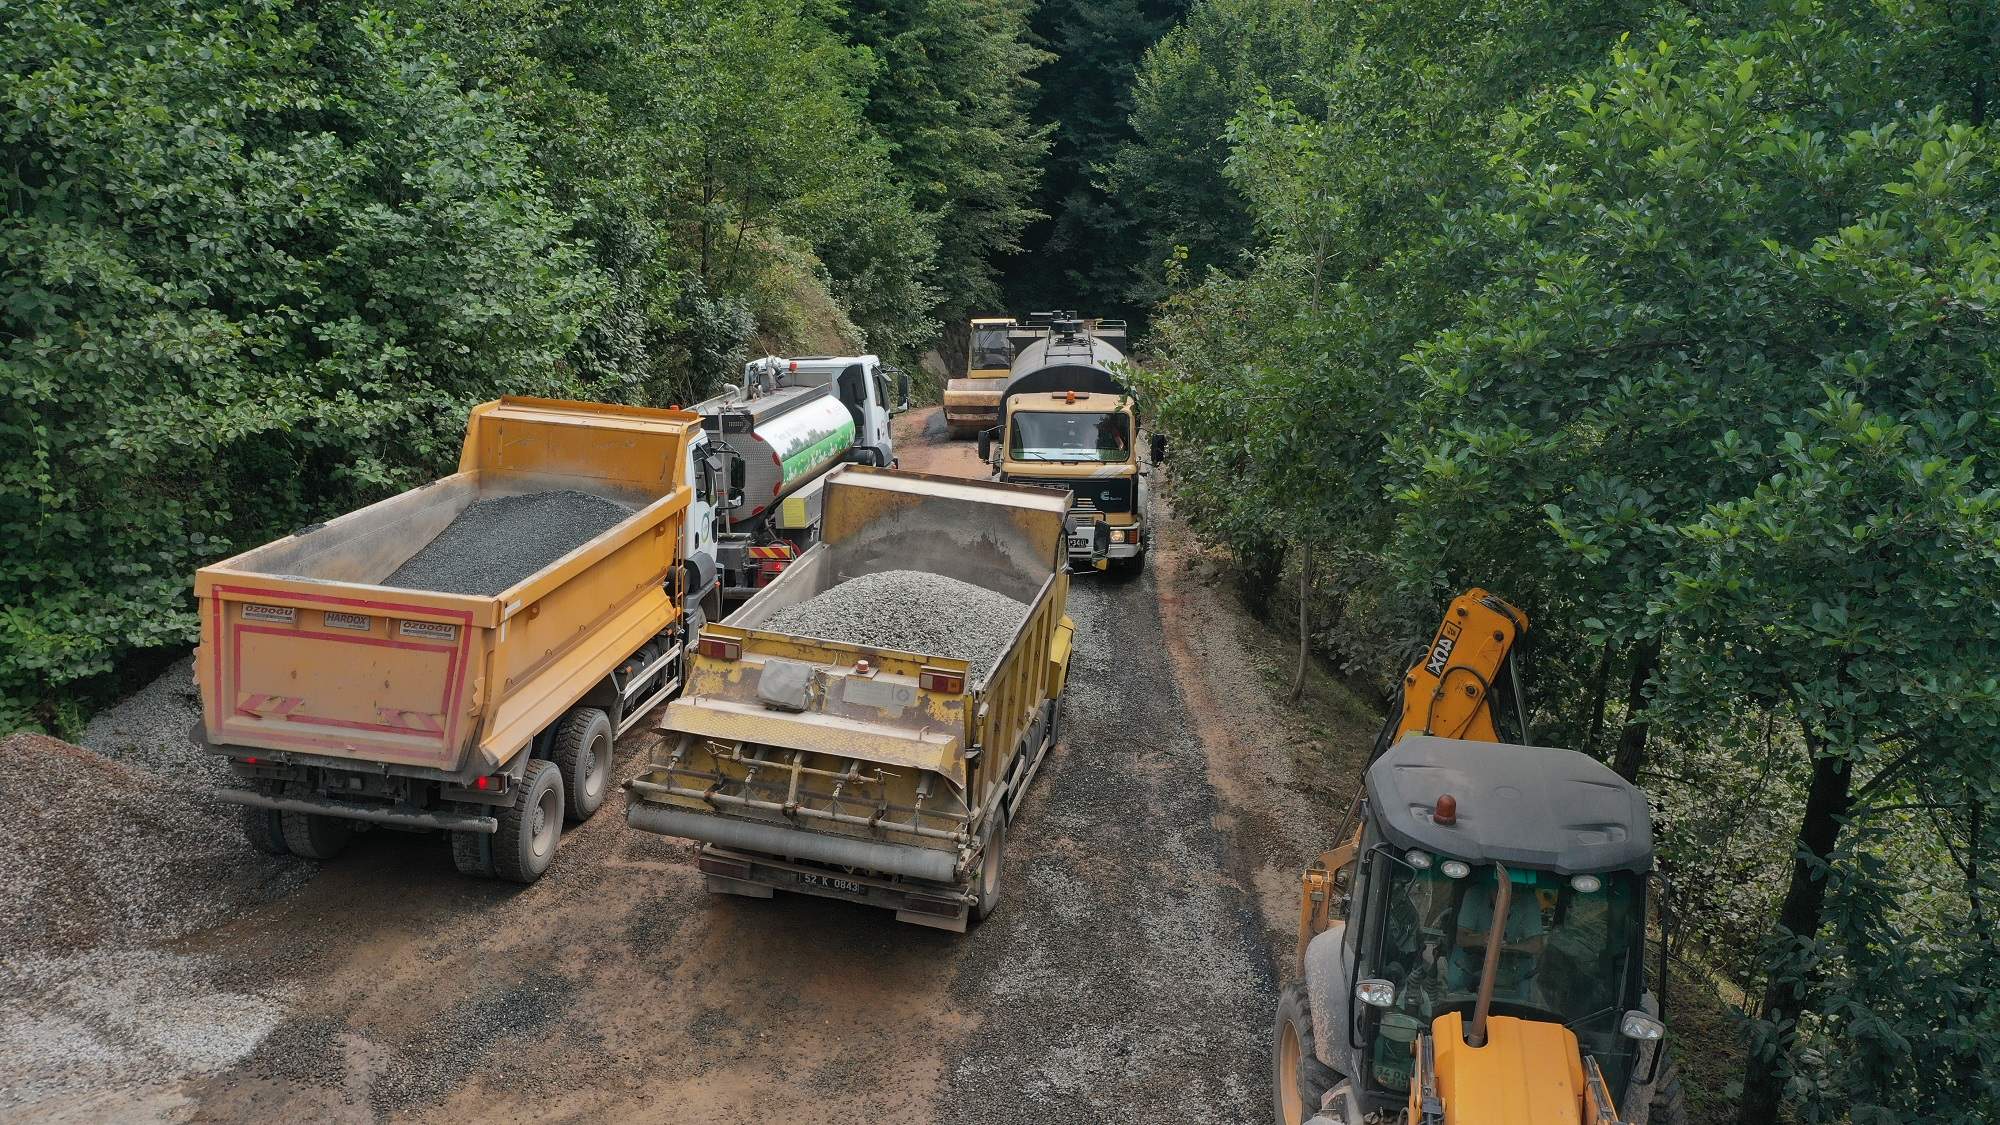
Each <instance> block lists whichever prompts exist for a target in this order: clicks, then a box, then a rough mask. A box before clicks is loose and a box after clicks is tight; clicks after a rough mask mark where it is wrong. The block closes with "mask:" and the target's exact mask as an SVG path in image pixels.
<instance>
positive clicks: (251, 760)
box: [243, 758, 257, 766]
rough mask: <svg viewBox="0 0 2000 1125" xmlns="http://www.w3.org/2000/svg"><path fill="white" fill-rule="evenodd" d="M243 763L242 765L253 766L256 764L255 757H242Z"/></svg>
mask: <svg viewBox="0 0 2000 1125" xmlns="http://www.w3.org/2000/svg"><path fill="white" fill-rule="evenodd" d="M243 764H244V765H246V766H254V765H256V764H257V759H255V758H245V759H243Z"/></svg>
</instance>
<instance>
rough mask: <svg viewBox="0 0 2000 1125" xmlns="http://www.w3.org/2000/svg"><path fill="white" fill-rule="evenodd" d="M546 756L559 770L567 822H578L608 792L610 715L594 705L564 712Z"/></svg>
mask: <svg viewBox="0 0 2000 1125" xmlns="http://www.w3.org/2000/svg"><path fill="white" fill-rule="evenodd" d="M549 757H550V758H551V759H553V760H554V761H555V764H556V765H557V766H558V767H559V768H561V770H562V779H563V791H564V792H565V793H567V794H568V796H569V801H568V808H569V822H570V823H571V824H582V823H583V822H584V821H586V820H589V819H590V814H591V813H594V812H596V811H597V810H598V808H600V807H601V806H602V805H603V804H604V797H605V795H606V794H608V793H610V792H611V765H612V757H613V756H612V752H611V716H609V715H607V714H605V713H604V712H602V711H599V710H598V709H597V708H595V707H579V708H577V709H576V710H574V711H571V712H570V713H569V714H567V715H564V716H563V717H562V721H561V722H560V723H559V724H558V725H557V726H556V741H555V752H554V753H552V754H550V755H549Z"/></svg>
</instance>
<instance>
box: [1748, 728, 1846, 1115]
mask: <svg viewBox="0 0 2000 1125" xmlns="http://www.w3.org/2000/svg"><path fill="white" fill-rule="evenodd" d="M1806 746H1807V748H1808V749H1810V750H1812V751H1813V772H1812V784H1811V785H1810V786H1809V787H1808V788H1807V790H1806V811H1805V816H1804V817H1803V818H1802V819H1801V820H1800V821H1799V835H1798V841H1797V843H1798V847H1797V850H1796V851H1795V852H1794V854H1793V857H1792V881H1791V885H1790V886H1788V887H1787V888H1786V889H1785V901H1784V905H1782V906H1781V907H1779V908H1778V925H1777V928H1776V929H1775V930H1774V931H1773V932H1772V935H1771V943H1772V947H1773V953H1772V956H1773V958H1774V960H1775V959H1776V958H1777V957H1778V956H1780V954H1779V953H1778V949H1779V948H1780V947H1781V946H1782V944H1783V943H1785V942H1790V941H1811V940H1812V938H1813V935H1814V934H1816V933H1818V932H1819V924H1820V920H1821V917H1822V915H1823V913H1824V911H1825V908H1826V878H1825V876H1824V872H1823V868H1824V867H1825V864H1826V860H1827V857H1828V856H1831V855H1832V854H1833V848H1834V845H1835V844H1836V843H1838V842H1839V840H1840V818H1841V817H1843V816H1845V815H1847V808H1848V805H1849V803H1850V796H1851V791H1850V783H1851V781H1852V779H1853V770H1852V768H1851V766H1850V764H1849V762H1848V761H1847V759H1845V758H1835V757H1830V756H1826V755H1825V754H1823V753H1822V750H1823V743H1822V742H1821V740H1820V739H1818V738H1815V737H1814V736H1813V734H1812V732H1811V731H1807V732H1806ZM1810 983H1811V982H1810V981H1809V980H1804V979H1798V978H1786V977H1783V976H1780V975H1779V974H1777V973H1776V972H1773V973H1772V976H1771V980H1770V983H1769V984H1767V985H1766V986H1765V989H1764V1018H1765V1019H1767V1020H1770V1021H1771V1023H1772V1024H1773V1025H1775V1026H1776V1027H1777V1029H1778V1041H1777V1049H1776V1050H1775V1051H1773V1052H1772V1053H1771V1054H1770V1055H1769V1056H1768V1057H1765V1056H1759V1055H1757V1054H1755V1053H1753V1054H1752V1055H1751V1056H1750V1059H1749V1065H1748V1067H1747V1069H1746V1070H1745V1073H1744V1076H1743V1099H1742V1101H1741V1102H1739V1103H1738V1105H1737V1111H1736V1120H1737V1121H1738V1122H1739V1123H1740V1125H1770V1123H1771V1122H1773V1121H1776V1120H1778V1107H1779V1105H1780V1103H1781V1102H1782V1101H1783V1100H1784V1077H1783V1075H1782V1074H1781V1073H1780V1071H1779V1067H1780V1064H1781V1063H1782V1062H1783V1061H1784V1059H1785V1056H1787V1055H1789V1054H1790V1053H1791V1050H1792V1043H1793V1039H1794V1031H1793V1028H1794V1027H1796V1026H1797V1024H1798V1018H1799V1013H1800V1011H1801V1010H1803V1008H1804V1006H1805V1003H1806V999H1807V995H1808V992H1809V985H1810Z"/></svg>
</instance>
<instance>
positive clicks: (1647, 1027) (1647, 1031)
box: [1618, 1008, 1667, 1043]
mask: <svg viewBox="0 0 2000 1125" xmlns="http://www.w3.org/2000/svg"><path fill="white" fill-rule="evenodd" d="M1618 1034H1620V1035H1623V1036H1624V1037H1625V1038H1627V1039H1636V1040H1638V1041H1639V1042H1641V1043H1645V1042H1650V1041H1652V1040H1656V1039H1664V1038H1666V1035H1667V1025H1666V1024H1663V1023H1661V1022H1660V1021H1659V1020H1656V1019H1654V1018H1653V1017H1651V1016H1649V1015H1647V1014H1646V1013H1644V1012H1642V1011H1640V1010H1638V1009H1637V1008H1634V1009H1632V1010H1631V1011H1629V1012H1626V1013H1625V1015H1624V1016H1623V1017H1621V1018H1620V1019H1619V1020H1618Z"/></svg>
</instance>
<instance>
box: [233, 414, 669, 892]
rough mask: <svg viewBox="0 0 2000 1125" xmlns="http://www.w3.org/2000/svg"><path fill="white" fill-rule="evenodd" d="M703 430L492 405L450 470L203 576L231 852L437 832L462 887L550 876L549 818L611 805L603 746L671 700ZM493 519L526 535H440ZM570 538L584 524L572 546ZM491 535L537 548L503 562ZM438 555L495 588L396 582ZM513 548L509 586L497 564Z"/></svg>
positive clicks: (647, 417) (312, 852)
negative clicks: (514, 519)
mask: <svg viewBox="0 0 2000 1125" xmlns="http://www.w3.org/2000/svg"><path fill="white" fill-rule="evenodd" d="M700 427H701V421H700V419H699V417H697V416H696V415H694V414H692V413H689V412H686V411H678V410H652V409H644V408H638V407H624V406H604V405H598V404H593V403H580V402H556V401H550V400H544V399H527V398H505V399H501V400H500V401H498V402H489V403H486V404H484V405H482V406H478V407H475V408H474V409H473V411H472V415H471V418H470V419H469V421H468V423H467V427H466V435H465V446H464V451H463V453H462V454H461V456H460V458H459V465H458V472H457V473H454V474H453V475H451V476H448V477H445V478H443V479H442V480H438V481H434V482H432V483H430V484H427V485H424V486H423V487H421V488H416V489H412V490H410V491H408V492H404V493H401V494H399V495H397V496H392V497H390V498H389V499H387V500H383V501H381V502H379V503H376V504H371V505H369V506H368V507H366V508H362V509H360V510H359V511H355V512H350V513H348V514H346V515H343V516H340V517H338V518H336V519H333V520H330V521H328V522H326V523H324V524H318V525H314V526H312V527H309V528H306V529H304V530H301V531H299V532H297V533H296V534H293V535H291V536H289V537H287V538H284V539H280V540H278V541H276V542H273V543H267V544H265V545H264V546H262V547H258V548H256V549H255V550H252V551H247V552H245V553H243V554H240V555H237V556H236V557H234V558H231V559H227V560H225V561H223V562H219V563H216V564H215V565H213V566H209V567H204V568H203V569H202V570H201V571H199V572H198V573H197V574H196V575H195V595H196V597H197V598H198V599H199V602H200V611H201V646H200V648H199V649H198V650H197V652H196V659H195V681H196V684H197V686H198V687H199V689H200V692H201V699H202V721H201V726H200V729H199V731H198V732H197V733H198V734H199V735H200V737H201V740H202V741H203V743H204V744H205V745H206V746H207V747H208V748H209V749H211V750H213V751H214V752H216V753H219V754H222V755H225V756H227V757H228V758H229V759H230V760H231V762H232V764H233V768H234V771H235V773H236V774H237V775H238V777H239V778H240V779H241V780H242V781H243V783H244V784H243V785H242V786H241V787H238V788H231V789H225V790H223V791H222V794H221V796H222V797H223V799H225V800H228V801H232V802H235V803H237V804H240V805H242V806H243V812H244V829H245V832H246V834H247V835H248V836H249V838H250V841H251V843H252V844H253V845H255V846H257V847H259V848H261V849H263V850H265V851H269V852H273V853H283V852H292V853H296V854H300V855H304V856H308V857H311V858H322V859H323V858H330V857H331V856H332V855H333V854H334V853H335V852H337V851H339V850H340V849H341V848H342V847H343V846H344V845H345V844H346V842H347V839H348V836H349V834H350V833H351V832H352V831H353V830H354V829H355V828H356V827H357V826H358V825H360V826H368V825H373V826H388V827H391V828H398V829H416V830H443V831H446V832H449V833H450V834H451V840H452V852H453V857H454V859H455V860H456V862H457V865H458V868H459V870H461V871H463V872H465V873H467V874H471V875H485V876H499V877H501V878H506V879H511V880H513V881H516V882H523V883H525V882H532V881H533V880H534V879H536V878H538V877H539V876H540V875H541V874H542V872H544V871H545V870H547V869H548V866H549V864H550V862H551V861H552V860H553V858H554V854H555V849H556V845H557V842H558V840H559V838H560V836H561V833H562V827H563V823H564V821H565V819H567V820H568V821H570V822H572V823H573V822H576V821H580V820H582V819H583V818H585V817H587V816H589V815H590V814H591V813H592V812H594V811H596V809H597V807H598V806H599V805H600V804H601V803H602V802H603V800H604V798H605V796H606V794H607V792H608V791H609V789H610V787H611V784H612V778H611V774H612V765H613V753H614V750H613V744H614V740H615V739H616V738H617V737H618V735H620V734H622V733H623V732H624V731H625V730H627V729H629V728H630V727H631V726H633V725H634V724H636V723H637V722H638V721H639V719H640V718H641V717H643V716H644V715H645V713H646V712H647V711H648V710H650V709H651V708H652V707H653V706H654V705H656V704H658V703H659V702H661V701H663V700H665V699H666V698H667V697H668V696H669V695H671V694H672V693H673V692H674V691H675V690H676V689H677V688H678V687H679V686H680V681H681V676H682V669H683V660H682V653H683V652H684V650H685V643H684V642H685V634H686V629H687V623H686V617H685V615H684V613H683V609H682V603H681V598H680V595H679V593H678V582H677V576H678V575H679V574H680V573H681V568H680V566H679V562H680V559H679V555H680V544H681V542H682V535H681V531H682V523H683V521H684V520H685V519H686V518H687V513H688V509H689V503H690V500H691V499H692V495H693V488H692V487H691V484H690V482H689V480H688V476H689V470H688V465H689V463H690V461H689V456H688V454H689V450H690V444H691V443H692V442H694V441H696V440H698V438H699V435H700V432H701V431H700ZM510 504H511V505H514V507H513V508H511V509H510V508H508V505H510ZM522 504H531V505H534V506H533V507H532V508H529V509H522V508H520V505H522ZM507 510H513V511H526V512H527V518H529V519H532V520H533V525H532V526H525V525H518V524H517V525H516V526H515V527H514V528H513V529H511V530H510V529H509V528H508V526H507V525H505V524H488V525H486V531H487V534H488V535H489V541H488V542H484V543H480V542H476V541H465V542H460V541H456V540H454V541H452V542H450V543H448V542H447V540H448V539H449V538H450V537H451V536H453V535H454V534H456V533H457V532H458V531H459V530H460V529H461V528H462V526H463V525H464V524H465V521H466V520H468V519H471V518H472V517H473V516H475V515H479V514H480V513H485V512H502V513H503V514H504V511H507ZM583 516H589V517H591V518H593V519H595V520H596V521H597V523H608V526H604V527H602V529H601V530H596V526H597V525H596V524H594V523H590V522H588V521H586V520H584V519H582V517H583ZM571 526H581V527H585V528H589V529H591V530H590V532H589V533H588V534H584V533H579V535H580V536H581V537H580V538H579V540H578V541H577V542H575V543H574V544H571V543H570V542H569V541H568V540H565V539H562V538H561V537H560V536H561V534H562V533H563V529H564V528H567V527H571ZM496 529H497V534H498V535H500V536H502V537H503V541H499V542H494V541H491V536H492V535H493V534H495V533H496ZM508 536H513V537H515V538H517V539H522V540H526V539H541V540H547V541H548V542H547V544H545V545H544V546H545V553H547V554H550V555H552V556H553V557H551V558H548V559H546V560H541V559H539V558H538V557H536V556H529V557H528V558H527V561H525V562H523V561H522V560H521V559H520V558H519V557H512V556H517V555H518V552H517V551H515V550H514V549H515V548H516V547H517V546H519V544H518V543H515V542H507V541H504V538H505V537H508ZM551 536H554V538H551ZM468 543H469V544H470V545H469V546H468V545H467V544H468ZM437 550H443V551H444V552H445V555H446V556H449V555H450V554H451V552H452V551H454V550H455V551H457V552H458V555H457V557H455V558H454V557H445V558H443V563H442V564H441V565H456V566H459V567H461V568H464V567H471V568H475V569H477V568H480V567H487V568H488V571H489V573H490V574H499V575H502V577H498V578H494V579H493V582H494V583H500V582H504V586H502V587H499V588H494V589H481V590H474V591H473V592H465V588H464V587H463V586H461V587H456V588H425V587H424V585H423V584H422V583H420V582H416V583H413V582H412V581H410V580H408V579H406V578H404V577H402V576H404V575H406V574H408V573H409V568H410V566H411V565H412V564H413V562H414V561H415V560H416V559H417V558H418V557H419V556H423V555H424V554H425V552H426V551H433V552H434V551H437ZM510 557H512V562H513V565H514V567H515V570H516V571H520V570H523V569H525V570H526V572H525V573H513V572H509V571H507V570H506V569H505V567H504V566H501V567H500V569H498V570H494V569H493V567H494V566H498V565H499V564H502V563H506V562H507V561H508V560H509V558H510ZM430 573H432V574H436V573H437V571H436V569H435V567H433V569H432V570H431V572H430Z"/></svg>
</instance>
